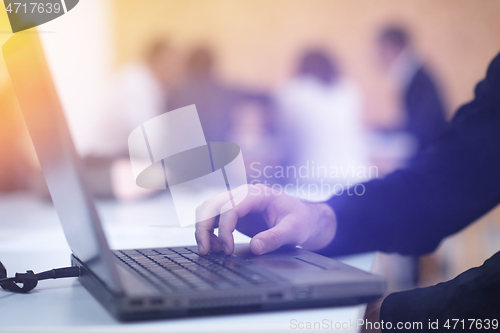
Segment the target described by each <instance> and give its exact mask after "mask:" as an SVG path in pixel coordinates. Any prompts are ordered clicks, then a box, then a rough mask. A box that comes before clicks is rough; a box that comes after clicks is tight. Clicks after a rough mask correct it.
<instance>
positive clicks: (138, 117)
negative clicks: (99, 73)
mask: <svg viewBox="0 0 500 333" xmlns="http://www.w3.org/2000/svg"><path fill="white" fill-rule="evenodd" d="M179 75H180V59H179V54H178V52H177V50H175V49H174V47H173V46H172V45H171V44H170V43H169V42H168V41H167V40H165V39H158V40H155V41H153V42H152V43H151V44H150V45H148V46H147V48H146V52H145V56H144V59H143V61H140V62H136V63H132V64H128V65H126V66H125V67H124V68H123V69H122V70H121V71H120V72H119V73H118V75H117V76H116V77H115V79H114V81H113V92H112V94H111V98H110V107H109V112H108V117H107V118H108V119H107V121H106V122H105V123H104V125H105V128H104V129H103V131H102V132H103V133H107V137H106V140H103V143H102V146H101V149H102V153H103V154H104V155H106V156H128V146H127V140H128V136H129V134H130V132H132V130H133V129H135V128H136V127H137V126H139V125H141V124H142V123H144V122H145V121H147V120H150V119H152V118H154V117H156V116H158V115H160V114H162V113H164V112H165V109H166V107H167V101H168V98H169V93H170V92H171V90H172V89H173V87H174V85H175V84H176V82H177V81H176V80H177V79H178V77H179Z"/></svg>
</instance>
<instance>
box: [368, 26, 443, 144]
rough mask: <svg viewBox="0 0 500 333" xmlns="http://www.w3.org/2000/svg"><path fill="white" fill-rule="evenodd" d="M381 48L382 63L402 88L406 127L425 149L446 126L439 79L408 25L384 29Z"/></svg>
mask: <svg viewBox="0 0 500 333" xmlns="http://www.w3.org/2000/svg"><path fill="white" fill-rule="evenodd" d="M377 49H378V58H379V63H380V64H381V66H382V68H383V69H384V70H385V71H387V72H388V74H389V75H390V76H391V77H392V78H393V79H394V80H395V82H396V84H397V86H398V88H399V90H400V94H401V99H402V104H403V107H404V112H405V118H406V124H405V126H404V128H403V129H404V131H405V132H407V133H408V134H410V136H411V137H412V138H413V139H414V141H415V143H416V147H415V148H416V149H415V151H416V152H419V151H422V150H423V149H425V148H426V147H427V146H428V145H429V144H430V143H432V142H433V141H435V140H436V139H438V138H439V137H440V136H441V135H442V134H443V131H444V129H445V127H446V112H445V110H444V104H443V101H442V97H441V94H440V92H439V90H438V88H437V85H436V83H435V80H434V78H433V77H432V75H431V74H430V72H429V70H428V69H427V68H426V67H425V66H424V64H423V62H422V60H420V59H419V57H418V55H417V53H416V51H415V50H414V48H413V46H412V45H411V42H410V37H409V34H408V33H407V31H406V30H405V29H404V28H402V27H399V26H388V27H386V28H384V29H382V31H381V32H380V34H379V36H378V39H377Z"/></svg>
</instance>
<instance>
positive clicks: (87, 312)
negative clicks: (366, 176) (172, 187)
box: [0, 195, 374, 332]
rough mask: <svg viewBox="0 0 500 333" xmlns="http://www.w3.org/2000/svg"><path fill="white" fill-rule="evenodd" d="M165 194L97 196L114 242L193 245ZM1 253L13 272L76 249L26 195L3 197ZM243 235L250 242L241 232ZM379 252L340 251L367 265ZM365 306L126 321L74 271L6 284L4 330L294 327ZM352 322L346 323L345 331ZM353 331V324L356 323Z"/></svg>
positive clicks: (54, 263)
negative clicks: (169, 211)
mask: <svg viewBox="0 0 500 333" xmlns="http://www.w3.org/2000/svg"><path fill="white" fill-rule="evenodd" d="M164 200H165V198H163V197H161V196H160V197H156V198H153V199H151V200H147V201H142V202H137V203H130V204H117V203H112V202H101V203H99V211H100V213H101V216H102V218H103V223H104V227H105V230H106V233H107V236H108V239H109V242H110V245H111V247H112V248H140V247H160V246H178V245H194V244H195V240H194V233H193V229H192V228H174V227H159V226H158V225H161V224H165V223H166V222H165V220H166V219H167V216H166V215H165V214H164V210H163V209H164V208H163V207H164ZM0 214H1V215H0V216H1V217H0V261H2V262H3V263H4V265H5V267H6V268H7V270H8V273H9V276H11V275H12V274H14V273H15V272H24V271H26V270H27V269H32V270H34V271H35V272H40V271H44V270H47V269H52V268H56V267H64V266H68V264H69V257H70V249H69V247H68V245H67V244H66V241H65V238H64V234H63V232H62V229H61V227H60V225H59V221H58V219H57V215H56V212H55V210H54V208H53V207H52V206H51V205H50V204H47V203H43V202H40V201H39V200H37V199H35V198H32V197H29V196H25V195H15V196H9V197H5V196H4V197H0ZM235 240H236V241H237V242H247V241H248V238H247V237H246V236H244V235H241V234H237V235H235ZM373 258H374V256H373V255H361V256H353V257H349V258H344V259H342V261H343V262H345V263H347V264H350V265H352V266H355V267H358V268H361V269H364V270H366V271H369V270H370V269H371V265H372V263H373ZM363 313H364V306H353V307H342V308H320V309H308V310H293V311H276V312H262V313H249V314H238V315H221V316H213V317H198V318H183V319H169V320H156V321H148V322H139V323H126V324H124V323H120V322H118V321H116V320H115V319H114V318H113V317H111V315H110V314H108V312H107V311H106V310H105V309H104V308H103V307H102V306H101V305H100V304H99V303H98V302H97V301H96V300H95V299H94V298H93V297H92V296H91V295H90V294H89V293H88V292H87V291H86V290H85V288H84V287H83V286H82V285H81V284H80V283H79V282H78V280H77V279H76V278H69V279H60V280H47V281H41V282H40V283H39V285H38V287H37V288H36V289H35V290H34V291H33V292H31V293H29V294H12V293H9V292H6V291H3V290H2V291H0V332H68V331H71V332H89V331H92V332H203V331H210V332H240V331H241V332H254V331H260V332H265V331H283V330H291V326H290V320H292V319H296V320H297V321H299V322H321V321H322V320H323V319H328V320H333V321H338V322H344V321H347V322H349V320H353V321H354V320H356V319H358V318H362V316H363ZM346 331H347V332H349V330H343V332H346ZM353 331H355V330H353Z"/></svg>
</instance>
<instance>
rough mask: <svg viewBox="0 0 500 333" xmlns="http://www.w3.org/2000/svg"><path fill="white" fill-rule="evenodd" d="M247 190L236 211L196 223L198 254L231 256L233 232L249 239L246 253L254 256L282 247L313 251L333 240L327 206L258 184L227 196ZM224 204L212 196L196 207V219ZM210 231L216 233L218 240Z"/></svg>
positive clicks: (224, 199)
mask: <svg viewBox="0 0 500 333" xmlns="http://www.w3.org/2000/svg"><path fill="white" fill-rule="evenodd" d="M245 187H246V188H245ZM247 190H248V195H246V197H245V199H244V200H243V201H242V202H241V203H240V204H238V205H237V206H236V207H234V208H232V209H230V210H228V211H226V212H224V213H222V214H220V215H219V216H216V217H213V218H210V219H207V220H205V221H202V222H198V223H196V232H195V236H196V242H197V243H198V252H199V254H201V255H205V254H207V253H208V252H209V251H210V250H212V251H213V252H220V251H221V250H222V251H224V253H225V254H226V255H230V254H232V253H233V251H234V239H233V231H234V230H235V229H237V230H238V231H240V232H242V233H243V234H245V235H247V236H249V237H252V240H251V241H250V250H251V251H252V252H253V253H254V254H264V253H268V252H271V251H274V250H276V249H278V248H279V247H281V246H283V245H300V246H301V247H302V248H304V249H307V250H311V251H316V250H321V249H322V248H324V247H325V246H327V245H328V244H329V243H330V242H331V241H332V240H333V238H334V236H335V231H336V227H337V223H336V218H335V213H334V212H333V210H332V208H331V207H330V206H328V205H327V204H324V203H312V202H305V201H302V200H299V199H297V198H294V197H291V196H289V195H287V194H285V193H283V192H279V191H275V190H272V189H270V188H268V187H266V186H264V185H261V184H258V185H243V186H241V187H239V188H237V189H235V190H233V191H231V193H232V195H233V197H238V196H239V195H245V194H246V192H247ZM225 204H227V195H226V194H221V195H218V196H215V197H213V198H211V199H209V200H207V201H205V202H204V203H203V204H202V205H201V206H200V207H198V209H197V215H200V214H202V212H206V211H214V210H215V211H220V208H221V207H223V206H224V205H225ZM214 228H218V229H219V232H218V237H217V236H215V234H214Z"/></svg>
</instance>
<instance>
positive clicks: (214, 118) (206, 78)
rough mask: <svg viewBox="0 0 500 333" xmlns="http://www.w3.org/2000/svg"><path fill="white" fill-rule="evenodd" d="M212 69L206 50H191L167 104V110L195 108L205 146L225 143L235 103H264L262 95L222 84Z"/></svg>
mask: <svg viewBox="0 0 500 333" xmlns="http://www.w3.org/2000/svg"><path fill="white" fill-rule="evenodd" d="M215 67H216V66H215V56H214V53H213V51H212V50H211V49H210V48H209V47H207V46H199V47H196V48H194V49H193V50H192V51H191V52H190V53H189V55H188V57H187V59H186V68H185V75H184V78H183V81H182V82H181V83H180V85H179V86H178V87H176V89H174V90H173V91H172V94H171V95H170V98H169V100H168V110H175V109H178V108H181V107H184V106H187V105H191V104H195V105H196V109H197V111H198V115H199V117H200V121H201V125H202V127H203V132H204V133H205V138H206V140H207V142H223V141H228V137H229V133H230V131H231V113H232V112H234V111H235V110H236V108H237V105H238V104H239V103H243V102H246V101H252V100H253V101H258V102H262V103H267V102H268V97H267V96H266V95H265V94H261V93H254V92H250V91H248V90H244V89H238V88H234V87H231V86H229V85H227V84H224V83H223V82H221V81H220V80H219V79H218V78H217V75H216V73H215V70H216V69H215Z"/></svg>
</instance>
